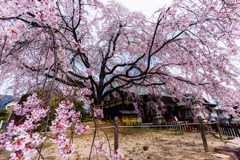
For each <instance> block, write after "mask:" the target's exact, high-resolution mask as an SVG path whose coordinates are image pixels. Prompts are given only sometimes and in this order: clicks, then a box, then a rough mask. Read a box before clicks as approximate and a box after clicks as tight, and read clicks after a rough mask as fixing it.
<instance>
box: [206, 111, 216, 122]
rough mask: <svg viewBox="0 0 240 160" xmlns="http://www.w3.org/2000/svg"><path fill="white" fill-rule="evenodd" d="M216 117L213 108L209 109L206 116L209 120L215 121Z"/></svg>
mask: <svg viewBox="0 0 240 160" xmlns="http://www.w3.org/2000/svg"><path fill="white" fill-rule="evenodd" d="M216 117H217V115H216V113H214V112H213V110H211V111H210V113H209V116H208V118H209V120H210V122H216Z"/></svg>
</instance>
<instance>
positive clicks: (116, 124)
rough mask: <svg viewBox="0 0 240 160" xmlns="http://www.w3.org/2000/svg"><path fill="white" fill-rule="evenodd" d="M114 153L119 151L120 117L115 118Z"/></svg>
mask: <svg viewBox="0 0 240 160" xmlns="http://www.w3.org/2000/svg"><path fill="white" fill-rule="evenodd" d="M114 125H115V129H114V151H116V150H117V149H118V117H114Z"/></svg>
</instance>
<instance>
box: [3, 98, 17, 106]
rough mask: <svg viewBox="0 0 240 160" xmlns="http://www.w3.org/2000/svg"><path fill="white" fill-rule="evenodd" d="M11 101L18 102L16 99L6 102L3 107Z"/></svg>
mask: <svg viewBox="0 0 240 160" xmlns="http://www.w3.org/2000/svg"><path fill="white" fill-rule="evenodd" d="M13 101H16V102H18V100H17V99H11V100H10V101H7V102H6V103H4V104H3V105H4V106H6V105H7V104H8V103H11V102H13Z"/></svg>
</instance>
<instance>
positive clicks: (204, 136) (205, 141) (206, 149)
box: [198, 116, 209, 152]
mask: <svg viewBox="0 0 240 160" xmlns="http://www.w3.org/2000/svg"><path fill="white" fill-rule="evenodd" d="M198 121H199V127H200V130H201V136H202V141H203V146H204V150H205V152H208V151H209V150H208V145H207V139H206V135H205V132H204V131H205V126H204V125H203V120H202V118H201V117H200V116H199V117H198Z"/></svg>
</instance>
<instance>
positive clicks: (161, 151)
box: [0, 122, 225, 160]
mask: <svg viewBox="0 0 240 160" xmlns="http://www.w3.org/2000/svg"><path fill="white" fill-rule="evenodd" d="M86 124H88V125H90V128H91V127H93V123H92V122H88V123H86ZM99 125H100V126H101V127H105V126H112V125H113V124H112V123H106V122H99ZM105 132H106V133H107V134H108V138H109V140H110V145H111V148H112V149H113V143H114V129H105ZM93 133H94V131H93V130H89V131H87V132H86V133H84V134H83V135H81V136H79V137H77V136H76V135H74V136H73V137H74V139H73V142H74V148H75V150H76V152H77V153H78V154H77V153H74V154H73V155H72V156H71V158H69V159H71V160H77V159H78V160H80V159H81V160H84V159H85V160H86V159H88V155H89V152H90V146H91V143H92V138H93ZM49 136H51V135H49ZM69 136H70V134H69ZM97 137H99V138H101V137H105V135H104V133H103V132H102V131H100V130H99V132H98V133H97ZM206 137H207V142H208V146H209V150H210V152H204V148H203V144H202V139H201V133H200V132H197V131H192V132H190V131H174V130H158V129H145V128H119V151H120V154H121V155H123V157H124V159H127V160H129V159H133V160H144V159H153V160H195V159H196V160H203V159H210V158H212V157H211V154H212V153H213V149H214V147H217V146H224V145H225V144H224V142H221V141H220V140H219V139H217V138H215V137H214V136H212V134H209V133H208V134H207V135H206ZM105 139H106V137H105ZM95 145H96V146H98V144H97V143H95ZM107 146H108V144H107V142H105V143H104V145H103V148H107ZM144 146H147V147H148V150H147V151H143V147H144ZM42 153H43V156H44V158H45V159H46V160H48V159H49V160H50V159H61V158H60V157H59V155H58V153H59V151H58V148H57V145H55V144H52V143H50V142H49V141H48V140H46V141H45V143H44V145H43V152H42ZM9 154H10V152H7V151H6V150H5V149H1V150H0V159H5V158H7V157H8V156H9ZM94 154H95V155H94V158H91V159H102V160H104V159H106V158H104V157H101V156H99V157H97V156H96V150H95V152H94ZM32 159H37V158H36V155H35V156H33V157H32ZM215 159H216V158H215Z"/></svg>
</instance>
